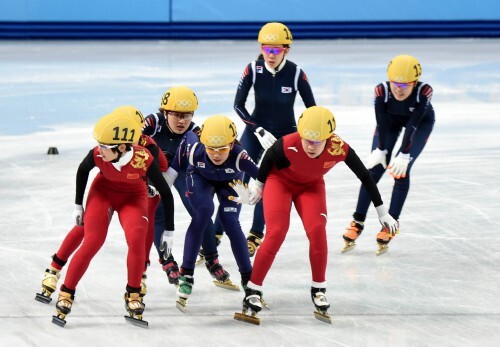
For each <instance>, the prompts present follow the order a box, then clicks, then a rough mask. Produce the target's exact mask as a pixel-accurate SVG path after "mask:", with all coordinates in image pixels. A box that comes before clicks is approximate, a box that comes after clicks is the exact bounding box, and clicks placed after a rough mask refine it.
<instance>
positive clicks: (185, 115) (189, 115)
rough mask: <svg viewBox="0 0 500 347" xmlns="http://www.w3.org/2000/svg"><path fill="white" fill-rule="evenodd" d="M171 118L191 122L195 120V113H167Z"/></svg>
mask: <svg viewBox="0 0 500 347" xmlns="http://www.w3.org/2000/svg"><path fill="white" fill-rule="evenodd" d="M166 112H167V114H168V115H169V116H172V117H174V118H176V119H177V120H183V119H184V120H191V119H193V115H194V114H193V112H174V111H166Z"/></svg>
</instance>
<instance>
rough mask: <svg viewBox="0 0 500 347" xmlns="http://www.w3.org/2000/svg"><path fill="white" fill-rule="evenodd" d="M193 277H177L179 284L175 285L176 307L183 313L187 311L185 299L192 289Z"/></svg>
mask: <svg viewBox="0 0 500 347" xmlns="http://www.w3.org/2000/svg"><path fill="white" fill-rule="evenodd" d="M193 285H194V278H193V276H190V275H181V277H179V286H178V287H177V296H178V298H177V301H176V307H177V308H178V309H179V310H180V311H181V312H183V313H186V312H187V299H188V298H189V296H190V295H191V292H192V291H193Z"/></svg>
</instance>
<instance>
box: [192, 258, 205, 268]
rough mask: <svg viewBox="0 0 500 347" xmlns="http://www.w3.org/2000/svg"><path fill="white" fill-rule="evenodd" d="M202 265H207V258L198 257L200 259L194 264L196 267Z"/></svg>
mask: <svg viewBox="0 0 500 347" xmlns="http://www.w3.org/2000/svg"><path fill="white" fill-rule="evenodd" d="M201 264H205V257H198V259H197V260H196V262H195V263H194V265H195V266H198V265H201Z"/></svg>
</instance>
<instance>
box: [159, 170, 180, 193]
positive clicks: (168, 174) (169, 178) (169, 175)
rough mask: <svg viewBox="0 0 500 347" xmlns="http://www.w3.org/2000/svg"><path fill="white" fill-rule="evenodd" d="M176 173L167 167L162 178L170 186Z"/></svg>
mask: <svg viewBox="0 0 500 347" xmlns="http://www.w3.org/2000/svg"><path fill="white" fill-rule="evenodd" d="M178 175H179V174H178V173H177V171H175V170H174V169H172V168H171V167H169V168H168V170H167V171H166V172H164V173H163V178H164V179H165V181H167V184H168V186H169V187H170V188H172V186H173V185H174V182H175V179H176V178H177V176H178Z"/></svg>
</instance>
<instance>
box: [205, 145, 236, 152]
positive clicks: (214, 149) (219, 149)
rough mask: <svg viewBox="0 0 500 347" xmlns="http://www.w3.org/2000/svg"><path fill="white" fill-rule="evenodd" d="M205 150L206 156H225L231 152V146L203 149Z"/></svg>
mask: <svg viewBox="0 0 500 347" xmlns="http://www.w3.org/2000/svg"><path fill="white" fill-rule="evenodd" d="M205 149H206V151H207V153H208V154H215V153H219V154H226V153H229V151H230V150H231V146H230V145H227V146H222V147H205Z"/></svg>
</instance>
